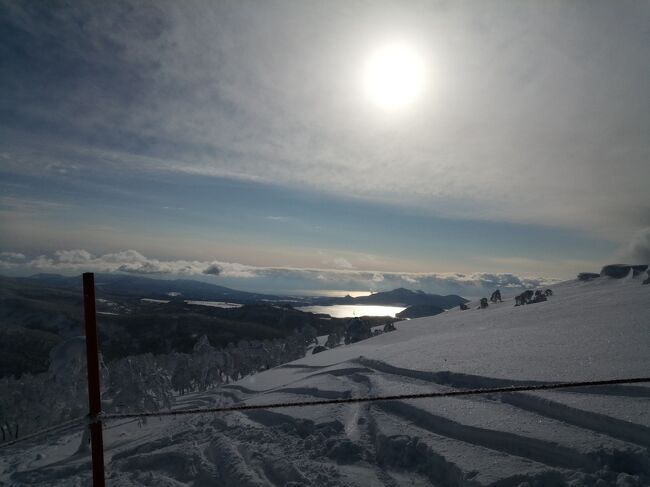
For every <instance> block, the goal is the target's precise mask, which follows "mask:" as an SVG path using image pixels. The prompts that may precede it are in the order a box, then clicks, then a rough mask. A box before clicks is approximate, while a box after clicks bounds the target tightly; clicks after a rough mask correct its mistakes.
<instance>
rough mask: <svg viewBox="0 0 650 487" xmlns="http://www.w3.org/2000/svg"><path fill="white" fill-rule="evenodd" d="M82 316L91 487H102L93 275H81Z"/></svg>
mask: <svg viewBox="0 0 650 487" xmlns="http://www.w3.org/2000/svg"><path fill="white" fill-rule="evenodd" d="M83 285H84V316H85V321H86V363H87V365H88V406H89V411H90V414H89V417H90V419H91V420H94V421H93V422H92V423H91V424H90V446H91V451H92V462H93V486H94V487H104V486H105V481H104V442H103V438H102V422H101V421H99V420H98V419H96V418H97V415H99V413H101V411H102V401H101V396H100V389H99V340H98V336H97V316H96V312H95V275H94V274H93V273H92V272H86V273H84V275H83Z"/></svg>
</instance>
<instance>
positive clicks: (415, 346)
mask: <svg viewBox="0 0 650 487" xmlns="http://www.w3.org/2000/svg"><path fill="white" fill-rule="evenodd" d="M641 280H642V279H640V278H626V279H619V280H616V279H609V278H599V279H595V280H593V281H589V282H579V281H569V282H566V283H562V284H560V285H557V286H555V287H554V288H553V291H554V296H552V297H551V298H549V301H547V302H543V303H537V304H534V305H527V306H520V307H514V306H513V301H512V299H505V300H504V302H503V303H499V304H496V305H492V304H491V305H490V306H489V308H488V309H484V310H479V309H476V303H474V305H473V306H471V304H470V309H469V310H467V311H460V310H452V311H449V312H446V313H444V314H441V315H437V316H434V317H430V318H420V319H415V320H410V321H406V322H399V323H397V331H395V332H392V333H386V334H383V335H380V336H377V337H374V338H371V339H368V340H365V341H362V342H358V343H355V344H352V345H349V346H342V347H339V348H336V349H333V350H328V351H325V352H322V353H319V354H316V355H309V356H307V357H305V358H303V359H301V360H298V361H295V362H292V363H290V364H285V365H283V366H280V367H276V368H275V369H271V370H268V371H266V372H263V373H260V374H257V375H255V376H251V377H248V378H245V379H243V380H241V381H239V382H237V383H233V384H229V385H225V386H223V387H221V388H220V389H218V390H214V391H211V392H210V393H201V394H190V395H187V396H183V397H181V398H179V401H178V403H177V405H176V407H177V408H179V409H181V408H189V407H202V406H206V407H207V406H214V405H226V404H232V403H235V402H245V403H247V404H264V403H269V402H281V401H282V402H285V401H299V400H313V399H317V398H324V399H328V398H339V397H354V396H367V395H383V394H400V393H420V392H428V391H447V390H453V389H462V388H477V387H493V386H498V385H503V384H506V383H507V384H518V383H524V382H529V381H545V382H546V381H548V382H558V381H583V380H597V379H613V378H624V377H637V376H648V375H650V353H648V352H649V351H650V285H646V286H643V285H641ZM80 437H81V433H80V432H79V431H73V432H71V433H69V434H66V435H60V436H56V437H53V438H50V439H49V440H48V441H45V442H42V443H41V444H38V445H32V446H29V447H18V446H16V447H15V448H13V449H8V450H2V457H1V459H0V472H1V473H0V485H12V486H13V485H16V486H21V485H56V486H63V485H65V486H71V485H88V483H89V464H88V453H87V452H85V451H82V452H77V449H78V447H79V445H80ZM104 440H105V443H106V463H107V478H108V484H109V485H115V486H135V485H156V486H208V485H220V486H250V487H255V486H265V485H271V486H289V487H291V486H293V487H297V486H302V485H304V486H308V485H313V486H320V485H323V486H350V487H352V486H391V487H392V486H402V485H404V486H413V485H415V486H418V485H440V486H484V485H485V486H487V485H494V486H519V485H522V486H527V485H528V486H535V485H598V486H602V485H615V486H619V487H620V486H640V485H649V484H650V455H649V453H648V452H649V448H650V384H647V385H634V386H631V385H624V386H610V387H599V388H591V389H574V390H562V391H553V392H538V393H509V394H496V395H491V396H480V397H479V396H470V397H458V398H435V399H423V400H410V401H393V402H381V403H372V404H368V403H364V404H349V405H331V406H325V407H308V408H291V409H275V410H261V411H249V412H247V413H228V414H224V415H220V416H216V415H213V414H205V415H198V416H192V417H182V418H177V419H170V418H163V419H149V420H148V421H147V422H146V424H139V423H138V421H137V420H130V421H125V420H122V421H114V422H110V423H108V424H107V425H106V429H105V433H104Z"/></svg>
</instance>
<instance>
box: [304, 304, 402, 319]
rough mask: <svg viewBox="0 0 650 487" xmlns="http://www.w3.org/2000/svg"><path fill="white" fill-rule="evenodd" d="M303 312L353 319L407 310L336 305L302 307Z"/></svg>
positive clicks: (389, 314)
mask: <svg viewBox="0 0 650 487" xmlns="http://www.w3.org/2000/svg"><path fill="white" fill-rule="evenodd" d="M297 309H299V310H301V311H308V312H311V313H324V314H327V315H330V316H331V317H332V318H352V317H354V316H392V317H395V315H396V314H397V313H399V312H400V311H403V310H404V309H405V308H403V307H399V306H370V305H364V304H360V305H355V304H336V305H333V306H301V307H299V308H297Z"/></svg>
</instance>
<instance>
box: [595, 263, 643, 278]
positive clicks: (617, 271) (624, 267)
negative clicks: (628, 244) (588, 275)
mask: <svg viewBox="0 0 650 487" xmlns="http://www.w3.org/2000/svg"><path fill="white" fill-rule="evenodd" d="M647 270H648V265H647V264H644V265H628V264H610V265H606V266H605V267H603V268H602V269H601V271H600V275H601V276H607V277H612V278H614V279H623V278H624V277H627V276H629V275H630V273H631V274H632V277H637V276H639V275H641V274H642V273H644V272H646V271H647Z"/></svg>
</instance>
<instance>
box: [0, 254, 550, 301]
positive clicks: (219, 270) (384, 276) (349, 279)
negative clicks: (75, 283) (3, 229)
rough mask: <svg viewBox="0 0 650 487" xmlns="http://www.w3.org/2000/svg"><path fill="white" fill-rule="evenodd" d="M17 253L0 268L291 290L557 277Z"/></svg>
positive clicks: (476, 286) (479, 288) (463, 286)
mask: <svg viewBox="0 0 650 487" xmlns="http://www.w3.org/2000/svg"><path fill="white" fill-rule="evenodd" d="M11 254H12V253H10V252H3V253H2V254H0V269H5V270H16V269H21V270H22V271H29V272H56V273H64V274H70V273H81V272H109V273H112V272H125V273H132V274H141V275H145V276H147V275H148V276H160V277H162V276H165V277H175V276H181V277H182V276H185V277H195V278H201V276H203V278H204V279H203V280H206V279H205V277H206V276H214V277H213V278H211V279H210V281H209V282H214V283H219V284H224V285H237V284H240V285H242V286H244V287H248V288H251V289H254V288H255V287H256V286H259V287H260V288H261V289H264V290H268V289H277V293H278V294H281V293H282V292H287V290H295V289H304V290H318V289H323V290H326V289H344V290H350V291H353V290H371V291H382V290H390V289H394V288H397V287H406V288H410V289H422V290H424V291H428V292H435V293H442V294H447V293H455V294H462V295H466V296H477V295H480V294H481V293H484V292H486V291H488V290H490V289H495V288H502V289H508V288H510V289H520V288H529V287H538V286H545V285H551V284H553V283H555V282H557V280H556V279H550V278H542V277H522V276H518V275H515V274H507V273H502V274H497V273H472V274H463V273H413V272H411V273H400V272H380V271H363V270H353V269H299V268H289V267H284V268H283V267H256V266H249V265H245V264H239V263H233V262H221V261H211V262H207V261H198V260H160V259H153V258H149V257H146V256H144V255H143V254H141V253H140V252H137V251H136V250H124V251H121V252H115V253H107V254H103V255H93V254H91V253H90V252H88V251H86V250H81V249H76V250H58V251H56V252H54V253H53V254H51V255H40V256H38V257H35V258H33V259H29V260H28V259H25V260H23V261H20V262H17V261H16V259H15V258H13V257H12V255H11Z"/></svg>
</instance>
